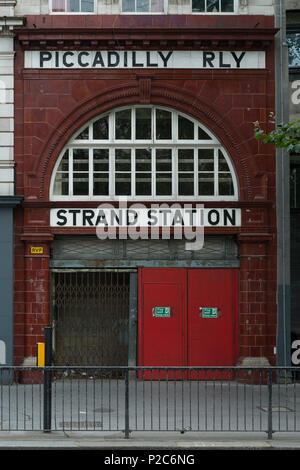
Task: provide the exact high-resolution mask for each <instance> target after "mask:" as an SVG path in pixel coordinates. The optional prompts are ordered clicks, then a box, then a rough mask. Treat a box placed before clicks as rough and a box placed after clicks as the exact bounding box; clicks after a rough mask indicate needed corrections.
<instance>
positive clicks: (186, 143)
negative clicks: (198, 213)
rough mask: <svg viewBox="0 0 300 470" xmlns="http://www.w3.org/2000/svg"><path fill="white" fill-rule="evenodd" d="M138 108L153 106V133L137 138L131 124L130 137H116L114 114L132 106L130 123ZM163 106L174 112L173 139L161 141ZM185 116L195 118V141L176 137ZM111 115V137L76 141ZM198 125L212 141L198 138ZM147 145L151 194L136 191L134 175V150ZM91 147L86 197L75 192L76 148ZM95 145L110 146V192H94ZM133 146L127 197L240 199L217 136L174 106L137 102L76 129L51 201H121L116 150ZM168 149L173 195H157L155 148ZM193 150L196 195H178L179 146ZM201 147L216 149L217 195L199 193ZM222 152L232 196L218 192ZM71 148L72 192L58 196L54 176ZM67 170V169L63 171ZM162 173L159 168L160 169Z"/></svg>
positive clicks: (63, 152)
mask: <svg viewBox="0 0 300 470" xmlns="http://www.w3.org/2000/svg"><path fill="white" fill-rule="evenodd" d="M137 108H152V113H151V118H152V123H151V131H152V136H151V139H149V140H136V139H135V135H134V129H133V127H134V126H132V133H131V134H132V135H131V139H130V140H117V139H116V138H115V135H114V129H115V114H116V113H117V112H119V111H122V110H125V109H131V123H135V110H136V109H137ZM157 108H159V109H162V110H165V111H168V112H171V115H172V140H166V141H164V140H158V139H156V136H154V135H153V133H154V132H155V126H154V122H155V115H156V109H157ZM179 115H180V116H183V117H184V118H186V119H188V120H190V121H192V122H193V123H194V140H179V139H178V136H177V122H178V116H179ZM105 116H108V117H109V137H110V138H109V139H106V140H94V139H92V138H91V139H87V140H86V141H85V140H76V137H77V136H78V135H80V133H81V132H82V131H83V130H84V129H86V128H87V127H89V136H90V137H93V134H92V132H93V123H94V122H95V121H97V120H98V119H100V118H102V117H105ZM198 127H201V128H202V129H203V130H204V131H205V132H206V133H207V134H208V135H209V136H210V137H211V140H199V139H198V135H196V134H197V130H198ZM146 146H148V148H149V149H151V190H152V193H151V196H142V195H136V194H135V178H136V169H135V149H138V148H141V149H145V148H147V147H146ZM74 148H75V149H83V148H85V149H86V148H88V149H89V171H88V173H89V194H88V195H84V196H77V195H75V196H74V195H73V149H74ZM95 148H102V149H106V148H107V149H109V166H108V168H109V195H107V196H103V195H93V194H92V192H93V174H94V173H93V149H95ZM126 148H130V149H131V195H128V196H124V197H127V198H128V200H130V201H155V200H161V201H237V200H238V194H239V191H238V180H237V177H236V173H235V170H234V167H233V164H232V162H231V159H230V158H229V155H228V153H227V152H226V150H225V148H224V147H223V146H222V145H221V143H220V142H219V141H218V139H216V137H215V136H214V135H213V134H212V133H211V132H210V131H209V129H207V128H206V127H205V126H203V125H202V124H201V123H199V122H198V121H196V120H195V119H193V118H191V117H190V116H187V115H185V114H183V113H181V112H177V111H176V110H174V109H172V108H166V107H162V106H147V105H145V106H143V105H136V106H132V107H130V108H129V107H128V106H126V107H121V108H117V109H114V110H112V111H111V112H110V113H105V114H103V115H100V116H97V118H94V119H93V120H91V121H90V122H88V123H86V124H85V125H84V126H82V127H81V128H80V129H79V131H77V132H76V134H75V135H74V137H73V138H72V139H71V140H70V141H69V142H68V144H67V145H66V146H65V147H64V149H63V150H62V152H61V154H60V156H59V158H58V159H57V161H56V163H55V166H54V169H53V172H52V176H51V182H50V194H49V197H50V200H51V201H115V200H119V198H120V197H123V196H121V195H116V194H115V150H116V149H126ZM160 148H162V149H163V148H165V149H172V170H171V171H172V194H171V195H168V196H161V195H156V194H155V191H154V189H155V184H156V163H155V161H156V159H155V151H156V149H160ZM184 148H186V149H193V150H194V170H193V173H194V194H193V195H190V196H183V195H180V194H178V193H179V191H178V183H179V177H178V174H179V172H178V150H179V149H184ZM198 149H213V150H214V169H213V170H211V171H209V172H211V173H214V195H206V196H205V195H198V194H197V192H198V178H199V169H198ZM219 149H220V150H221V151H222V154H223V156H224V157H225V160H226V162H227V164H228V167H229V170H230V175H231V178H232V183H233V189H234V194H233V195H224V196H223V195H219V194H218V178H219V172H218V150H219ZM66 150H69V170H68V172H69V179H68V181H69V194H68V195H65V196H63V195H55V194H54V193H53V190H54V184H55V177H56V172H57V169H58V167H59V165H60V162H61V160H62V158H63V156H64V154H65V152H66ZM64 173H67V172H64ZM158 173H160V171H158Z"/></svg>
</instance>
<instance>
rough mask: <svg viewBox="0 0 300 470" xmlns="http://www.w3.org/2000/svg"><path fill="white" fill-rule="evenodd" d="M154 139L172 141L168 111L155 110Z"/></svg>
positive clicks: (170, 118)
mask: <svg viewBox="0 0 300 470" xmlns="http://www.w3.org/2000/svg"><path fill="white" fill-rule="evenodd" d="M156 138H157V139H159V140H170V139H172V114H171V113H170V112H169V111H164V110H162V109H157V110H156Z"/></svg>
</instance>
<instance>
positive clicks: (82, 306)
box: [52, 270, 130, 366]
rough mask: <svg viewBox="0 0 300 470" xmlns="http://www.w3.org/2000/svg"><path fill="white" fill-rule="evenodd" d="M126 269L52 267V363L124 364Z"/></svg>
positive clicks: (126, 304) (126, 339)
mask: <svg viewBox="0 0 300 470" xmlns="http://www.w3.org/2000/svg"><path fill="white" fill-rule="evenodd" d="M129 280H130V273H129V272H122V271H117V270H111V271H96V270H94V271H93V270H92V271H91V270H89V271H85V270H69V271H66V270H64V271H60V272H52V305H53V311H52V317H53V318H52V321H53V325H54V360H55V364H56V365H69V366H70V365H71V366H72V365H73V366H75V365H98V366H101V365H106V366H107V365H111V366H120V365H127V364H128V323H129Z"/></svg>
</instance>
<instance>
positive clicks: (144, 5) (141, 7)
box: [136, 0, 149, 11]
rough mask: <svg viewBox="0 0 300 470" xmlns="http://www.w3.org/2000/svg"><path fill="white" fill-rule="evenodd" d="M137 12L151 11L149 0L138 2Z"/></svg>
mask: <svg viewBox="0 0 300 470" xmlns="http://www.w3.org/2000/svg"><path fill="white" fill-rule="evenodd" d="M136 11H149V0H136Z"/></svg>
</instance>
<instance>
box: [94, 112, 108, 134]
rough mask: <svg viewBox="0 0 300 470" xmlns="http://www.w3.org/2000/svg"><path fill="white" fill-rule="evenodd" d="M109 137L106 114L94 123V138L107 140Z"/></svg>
mask: <svg viewBox="0 0 300 470" xmlns="http://www.w3.org/2000/svg"><path fill="white" fill-rule="evenodd" d="M108 138H109V136H108V116H105V117H104V118H101V119H98V120H97V121H95V122H94V123H93V139H94V140H107V139H108Z"/></svg>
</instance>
